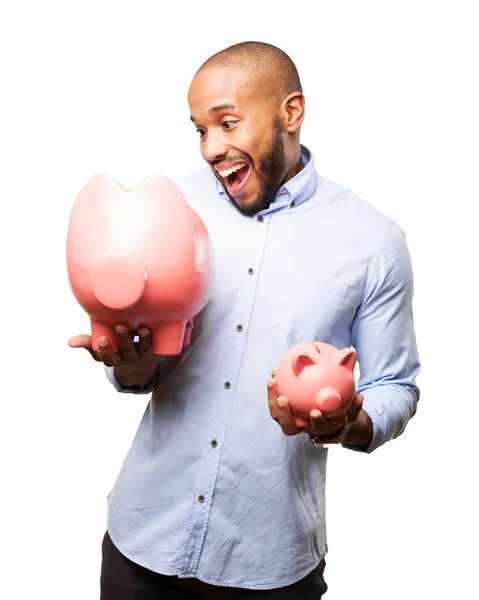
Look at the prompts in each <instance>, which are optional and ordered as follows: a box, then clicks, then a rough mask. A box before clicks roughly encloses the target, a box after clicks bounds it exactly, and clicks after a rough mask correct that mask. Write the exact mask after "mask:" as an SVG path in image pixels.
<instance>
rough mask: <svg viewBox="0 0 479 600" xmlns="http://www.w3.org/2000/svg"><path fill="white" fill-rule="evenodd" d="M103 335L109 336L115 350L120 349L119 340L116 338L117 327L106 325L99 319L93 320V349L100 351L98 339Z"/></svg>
mask: <svg viewBox="0 0 479 600" xmlns="http://www.w3.org/2000/svg"><path fill="white" fill-rule="evenodd" d="M101 337H106V338H108V341H109V342H110V346H111V349H112V350H113V352H117V351H118V341H117V339H116V329H115V327H110V326H108V325H104V324H103V323H99V322H98V321H94V320H93V319H92V321H91V342H92V346H93V350H95V352H98V340H99V339H100V338H101Z"/></svg>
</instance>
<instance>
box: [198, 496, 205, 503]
mask: <svg viewBox="0 0 479 600" xmlns="http://www.w3.org/2000/svg"><path fill="white" fill-rule="evenodd" d="M204 501H205V497H204V496H203V494H202V495H201V496H198V502H201V503H203V502H204Z"/></svg>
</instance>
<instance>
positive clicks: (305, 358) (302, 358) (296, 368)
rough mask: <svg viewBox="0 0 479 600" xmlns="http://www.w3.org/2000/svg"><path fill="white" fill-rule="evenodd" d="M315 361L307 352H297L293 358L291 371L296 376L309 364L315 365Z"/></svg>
mask: <svg viewBox="0 0 479 600" xmlns="http://www.w3.org/2000/svg"><path fill="white" fill-rule="evenodd" d="M315 364H316V362H315V361H314V360H313V359H312V358H311V356H309V354H298V356H295V357H294V358H293V373H294V374H295V375H296V376H298V375H301V372H302V370H303V369H304V368H305V367H309V366H310V365H315Z"/></svg>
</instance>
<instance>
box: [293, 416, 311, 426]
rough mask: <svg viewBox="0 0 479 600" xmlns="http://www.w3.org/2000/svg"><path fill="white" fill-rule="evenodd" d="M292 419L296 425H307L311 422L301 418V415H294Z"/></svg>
mask: <svg viewBox="0 0 479 600" xmlns="http://www.w3.org/2000/svg"><path fill="white" fill-rule="evenodd" d="M294 420H295V422H296V425H297V426H298V427H309V426H310V425H311V423H310V422H309V421H306V419H303V417H294Z"/></svg>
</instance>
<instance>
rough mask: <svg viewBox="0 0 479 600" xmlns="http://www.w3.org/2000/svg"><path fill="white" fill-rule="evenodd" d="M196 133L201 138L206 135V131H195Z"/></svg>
mask: <svg viewBox="0 0 479 600" xmlns="http://www.w3.org/2000/svg"><path fill="white" fill-rule="evenodd" d="M196 131H197V133H199V134H200V137H203V136H204V135H206V129H197V130H196Z"/></svg>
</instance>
